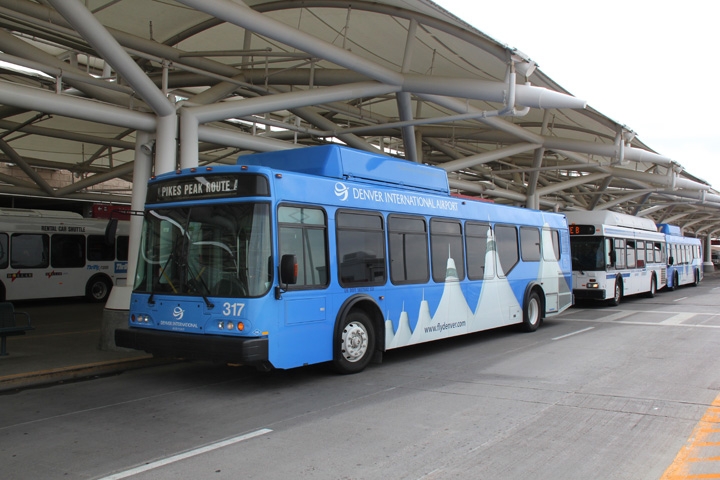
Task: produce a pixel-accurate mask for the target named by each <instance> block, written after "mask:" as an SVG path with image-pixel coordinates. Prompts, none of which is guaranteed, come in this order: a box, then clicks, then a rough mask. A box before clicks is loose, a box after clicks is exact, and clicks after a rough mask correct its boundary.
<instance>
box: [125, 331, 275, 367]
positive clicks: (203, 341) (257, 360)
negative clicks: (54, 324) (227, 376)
mask: <svg viewBox="0 0 720 480" xmlns="http://www.w3.org/2000/svg"><path fill="white" fill-rule="evenodd" d="M115 345H117V346H118V347H125V348H132V349H135V350H143V351H145V352H148V353H151V354H153V355H155V356H157V357H175V358H184V359H189V360H207V361H212V362H220V363H236V364H242V365H252V366H256V367H261V368H263V369H267V368H268V367H269V362H268V340H267V338H245V337H230V336H227V337H225V336H221V335H197V334H190V333H180V332H165V331H162V330H145V329H140V328H130V329H120V328H119V329H117V330H115Z"/></svg>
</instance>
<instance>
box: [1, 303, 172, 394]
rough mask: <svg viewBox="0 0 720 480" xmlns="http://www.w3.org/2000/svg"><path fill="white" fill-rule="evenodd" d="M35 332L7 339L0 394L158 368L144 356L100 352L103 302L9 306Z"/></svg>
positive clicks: (130, 353)
mask: <svg viewBox="0 0 720 480" xmlns="http://www.w3.org/2000/svg"><path fill="white" fill-rule="evenodd" d="M13 304H14V305H15V310H16V311H22V312H27V313H28V314H29V315H30V319H31V321H32V325H33V327H35V329H34V330H32V331H29V332H27V333H26V334H25V335H20V336H15V337H8V338H7V351H8V353H9V355H7V356H3V357H0V392H3V391H8V390H13V389H18V388H26V387H30V386H37V385H42V384H47V383H55V382H65V381H72V380H77V379H81V378H86V377H92V376H97V375H107V374H110V373H115V372H118V371H122V370H127V369H131V368H140V367H143V366H148V365H152V364H158V363H159V362H163V360H158V359H154V358H153V357H152V356H150V355H148V354H146V353H144V352H136V351H130V350H128V351H109V350H100V348H99V344H100V330H101V323H102V319H103V311H104V308H105V306H104V304H94V303H87V302H86V301H85V300H84V299H82V298H79V299H54V300H39V301H23V302H19V301H18V302H13Z"/></svg>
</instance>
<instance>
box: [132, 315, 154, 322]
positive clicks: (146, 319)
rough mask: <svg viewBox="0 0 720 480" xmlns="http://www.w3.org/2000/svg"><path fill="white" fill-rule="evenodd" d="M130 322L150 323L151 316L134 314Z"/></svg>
mask: <svg viewBox="0 0 720 480" xmlns="http://www.w3.org/2000/svg"><path fill="white" fill-rule="evenodd" d="M130 320H131V321H132V322H133V323H150V315H143V314H137V315H135V314H134V313H133V314H132V315H131V316H130Z"/></svg>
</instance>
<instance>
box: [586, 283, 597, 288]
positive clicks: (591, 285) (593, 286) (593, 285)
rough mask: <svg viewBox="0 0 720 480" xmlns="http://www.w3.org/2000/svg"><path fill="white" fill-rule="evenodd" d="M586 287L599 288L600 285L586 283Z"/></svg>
mask: <svg viewBox="0 0 720 480" xmlns="http://www.w3.org/2000/svg"><path fill="white" fill-rule="evenodd" d="M587 288H600V285H598V284H597V283H588V284H587Z"/></svg>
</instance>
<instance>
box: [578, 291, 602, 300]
mask: <svg viewBox="0 0 720 480" xmlns="http://www.w3.org/2000/svg"><path fill="white" fill-rule="evenodd" d="M573 295H574V296H575V299H577V300H605V298H606V297H605V289H602V290H597V289H593V290H578V289H574V290H573Z"/></svg>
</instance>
